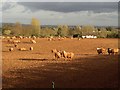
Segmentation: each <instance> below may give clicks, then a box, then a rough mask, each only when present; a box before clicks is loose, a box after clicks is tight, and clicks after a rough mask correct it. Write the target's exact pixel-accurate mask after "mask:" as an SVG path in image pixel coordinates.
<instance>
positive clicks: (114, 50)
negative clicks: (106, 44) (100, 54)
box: [108, 48, 119, 55]
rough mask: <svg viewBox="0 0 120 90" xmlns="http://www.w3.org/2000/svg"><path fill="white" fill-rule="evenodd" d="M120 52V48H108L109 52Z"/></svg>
mask: <svg viewBox="0 0 120 90" xmlns="http://www.w3.org/2000/svg"><path fill="white" fill-rule="evenodd" d="M117 53H119V49H118V48H115V49H112V48H108V54H109V55H110V54H117Z"/></svg>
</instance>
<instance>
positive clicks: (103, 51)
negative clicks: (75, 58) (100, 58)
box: [97, 48, 106, 54]
mask: <svg viewBox="0 0 120 90" xmlns="http://www.w3.org/2000/svg"><path fill="white" fill-rule="evenodd" d="M97 53H98V54H105V53H106V49H105V48H97Z"/></svg>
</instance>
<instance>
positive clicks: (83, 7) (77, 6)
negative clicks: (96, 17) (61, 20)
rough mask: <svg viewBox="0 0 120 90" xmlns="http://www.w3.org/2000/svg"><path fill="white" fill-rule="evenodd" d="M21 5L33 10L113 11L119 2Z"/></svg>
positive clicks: (24, 3)
mask: <svg viewBox="0 0 120 90" xmlns="http://www.w3.org/2000/svg"><path fill="white" fill-rule="evenodd" d="M18 4H19V5H23V6H24V7H26V8H28V9H30V10H31V11H32V12H35V11H38V10H47V11H55V12H63V13H69V12H79V11H93V12H95V13H101V12H113V11H117V10H118V3H117V2H18Z"/></svg>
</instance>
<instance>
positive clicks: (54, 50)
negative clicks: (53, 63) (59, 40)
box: [51, 49, 61, 59]
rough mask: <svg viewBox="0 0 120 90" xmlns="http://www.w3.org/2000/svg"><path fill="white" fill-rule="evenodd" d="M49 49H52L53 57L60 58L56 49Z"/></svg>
mask: <svg viewBox="0 0 120 90" xmlns="http://www.w3.org/2000/svg"><path fill="white" fill-rule="evenodd" d="M51 51H52V53H54V54H55V59H58V58H61V53H60V52H58V51H57V50H56V49H53V50H51Z"/></svg>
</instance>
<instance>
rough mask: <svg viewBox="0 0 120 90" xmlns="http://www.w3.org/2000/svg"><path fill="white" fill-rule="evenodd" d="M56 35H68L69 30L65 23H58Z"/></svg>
mask: <svg viewBox="0 0 120 90" xmlns="http://www.w3.org/2000/svg"><path fill="white" fill-rule="evenodd" d="M57 34H58V36H62V37H65V36H68V34H69V31H68V26H67V25H59V26H58V31H57Z"/></svg>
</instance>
